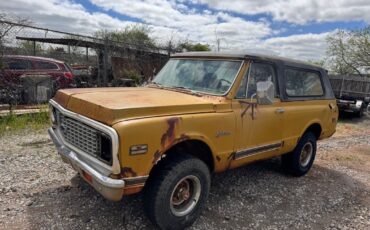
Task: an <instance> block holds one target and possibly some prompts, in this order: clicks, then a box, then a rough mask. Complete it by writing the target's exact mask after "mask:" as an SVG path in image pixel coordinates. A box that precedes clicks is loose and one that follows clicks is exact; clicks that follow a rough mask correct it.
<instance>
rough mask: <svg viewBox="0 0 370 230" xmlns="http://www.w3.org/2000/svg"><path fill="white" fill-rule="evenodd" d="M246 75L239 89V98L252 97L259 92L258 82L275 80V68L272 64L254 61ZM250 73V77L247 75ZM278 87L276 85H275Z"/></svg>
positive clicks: (237, 95)
mask: <svg viewBox="0 0 370 230" xmlns="http://www.w3.org/2000/svg"><path fill="white" fill-rule="evenodd" d="M249 68H250V69H249V70H248V71H247V73H246V75H245V76H244V77H243V80H242V82H241V84H240V87H239V90H238V92H237V94H236V97H237V98H248V99H249V98H251V97H252V96H253V97H254V96H255V94H256V93H257V82H260V81H271V82H272V83H274V82H275V78H276V76H275V69H274V67H273V66H272V65H270V64H265V63H252V64H251V66H250V67H249ZM247 75H249V77H247ZM275 89H276V85H275Z"/></svg>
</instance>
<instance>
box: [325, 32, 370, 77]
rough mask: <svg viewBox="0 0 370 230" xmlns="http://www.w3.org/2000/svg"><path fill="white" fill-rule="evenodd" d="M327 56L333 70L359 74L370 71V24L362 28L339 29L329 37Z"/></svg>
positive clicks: (340, 72)
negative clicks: (352, 29)
mask: <svg viewBox="0 0 370 230" xmlns="http://www.w3.org/2000/svg"><path fill="white" fill-rule="evenodd" d="M327 42H328V48H327V56H328V61H329V63H330V64H331V69H332V71H333V72H335V73H338V74H359V75H362V74H364V73H368V72H369V71H370V26H368V27H365V28H363V29H360V30H354V31H345V30H338V31H337V32H335V33H334V34H331V35H329V36H328V37H327Z"/></svg>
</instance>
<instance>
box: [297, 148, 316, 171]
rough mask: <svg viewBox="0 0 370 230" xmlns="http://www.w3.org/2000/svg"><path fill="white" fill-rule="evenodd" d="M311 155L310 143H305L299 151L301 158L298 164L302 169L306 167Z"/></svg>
mask: <svg viewBox="0 0 370 230" xmlns="http://www.w3.org/2000/svg"><path fill="white" fill-rule="evenodd" d="M312 155H313V145H312V143H311V142H307V143H306V144H305V145H304V146H303V148H302V151H301V156H300V157H299V162H300V164H301V166H302V167H306V166H307V165H308V164H309V163H310V161H311V158H312Z"/></svg>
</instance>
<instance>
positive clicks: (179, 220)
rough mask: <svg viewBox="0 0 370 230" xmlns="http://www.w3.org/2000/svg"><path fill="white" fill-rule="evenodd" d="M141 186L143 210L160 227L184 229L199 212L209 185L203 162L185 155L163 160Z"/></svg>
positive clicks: (207, 171)
mask: <svg viewBox="0 0 370 230" xmlns="http://www.w3.org/2000/svg"><path fill="white" fill-rule="evenodd" d="M164 160H165V162H163V163H162V164H161V165H158V166H159V169H158V170H156V172H155V173H154V174H153V175H151V178H150V179H149V181H148V184H147V185H146V189H145V196H144V205H145V211H146V213H147V215H148V217H149V219H150V220H151V221H152V223H153V224H155V225H156V226H158V227H159V228H161V229H184V228H186V227H188V226H190V225H191V224H192V223H193V222H194V221H195V220H196V219H197V218H198V216H199V215H200V213H201V211H202V209H203V206H204V204H205V202H206V200H207V197H208V193H209V188H210V182H211V179H210V171H209V169H208V167H207V165H206V164H205V163H203V162H202V161H201V160H199V159H197V158H193V157H191V156H187V155H178V156H174V157H169V158H168V159H164Z"/></svg>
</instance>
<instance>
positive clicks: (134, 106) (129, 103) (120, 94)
mask: <svg viewBox="0 0 370 230" xmlns="http://www.w3.org/2000/svg"><path fill="white" fill-rule="evenodd" d="M217 98H218V97H209V96H204V97H201V96H195V95H190V94H186V93H182V92H176V91H171V90H165V89H159V88H149V87H137V88H92V89H63V90H59V91H58V92H57V94H56V95H55V97H54V100H55V101H56V102H57V103H59V104H60V105H61V106H63V107H64V108H66V109H68V110H70V111H72V112H75V113H78V114H81V115H83V116H86V117H89V118H91V119H94V120H97V121H100V122H102V123H104V124H107V125H113V124H115V123H117V122H120V121H123V120H129V119H137V118H145V117H155V116H168V115H179V114H191V113H207V112H214V111H215V109H214V103H215V102H217V101H218V100H217ZM215 99H216V100H215ZM218 99H220V98H218Z"/></svg>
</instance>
